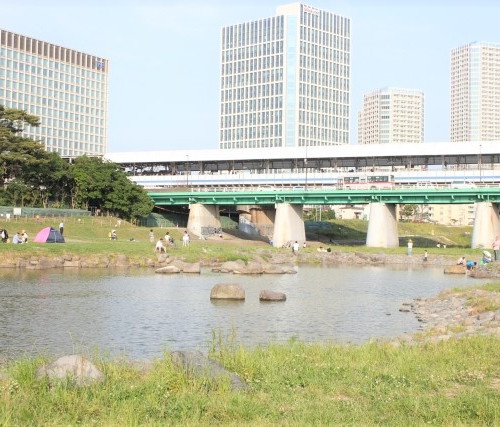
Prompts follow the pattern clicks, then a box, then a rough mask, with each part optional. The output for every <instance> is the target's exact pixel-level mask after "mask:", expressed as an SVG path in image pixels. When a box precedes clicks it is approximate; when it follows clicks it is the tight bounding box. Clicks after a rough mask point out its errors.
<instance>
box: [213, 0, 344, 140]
mask: <svg viewBox="0 0 500 427" xmlns="http://www.w3.org/2000/svg"><path fill="white" fill-rule="evenodd" d="M350 37H351V24H350V20H349V19H347V18H343V17H341V16H338V15H334V14H333V13H330V12H326V11H322V10H319V9H315V8H313V7H310V6H306V5H303V4H300V3H294V4H290V5H284V6H279V7H278V8H277V14H276V16H274V17H271V18H266V19H260V20H257V21H252V22H247V23H244V24H238V25H232V26H229V27H225V28H223V29H222V34H221V38H222V40H221V42H222V50H221V101H220V136H219V147H220V148H222V149H232V148H261V147H299V146H306V145H309V146H328V145H335V144H347V143H348V142H349V101H350V99H349V93H350V44H351V40H350Z"/></svg>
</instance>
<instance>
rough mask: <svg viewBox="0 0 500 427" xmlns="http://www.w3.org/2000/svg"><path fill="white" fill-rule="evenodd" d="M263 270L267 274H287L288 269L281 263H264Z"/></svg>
mask: <svg viewBox="0 0 500 427" xmlns="http://www.w3.org/2000/svg"><path fill="white" fill-rule="evenodd" d="M262 272H263V273H265V274H285V273H286V272H287V271H286V270H285V269H284V268H283V267H282V266H280V265H275V264H264V265H263V266H262Z"/></svg>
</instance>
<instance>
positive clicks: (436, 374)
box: [0, 337, 500, 426]
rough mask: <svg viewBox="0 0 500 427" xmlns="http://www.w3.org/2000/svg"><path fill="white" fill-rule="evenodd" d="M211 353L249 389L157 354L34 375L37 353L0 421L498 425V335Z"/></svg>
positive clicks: (3, 395)
mask: <svg viewBox="0 0 500 427" xmlns="http://www.w3.org/2000/svg"><path fill="white" fill-rule="evenodd" d="M212 356H213V357H215V358H217V359H218V360H219V361H220V362H221V363H222V364H223V365H224V366H226V367H227V368H228V369H230V370H232V371H234V372H236V373H237V374H239V375H240V377H242V378H243V379H245V380H246V381H247V382H248V384H249V385H250V386H251V390H250V391H248V392H232V391H230V389H229V386H228V384H227V383H226V382H224V381H211V380H209V379H206V378H192V377H189V376H186V375H185V374H184V373H183V372H181V371H180V370H179V369H177V368H176V367H175V366H173V365H172V363H171V361H170V358H169V357H168V356H167V355H166V356H165V357H164V358H163V359H161V360H158V361H156V363H155V364H154V367H153V369H152V370H151V371H149V372H147V373H141V372H140V371H137V370H134V369H133V368H132V366H131V365H130V364H129V363H127V362H124V361H109V360H105V359H101V360H97V364H98V366H99V368H100V369H101V370H103V371H104V373H105V374H106V381H105V382H104V383H102V384H96V385H93V386H91V387H88V388H76V387H74V386H72V384H71V383H70V382H62V383H56V384H55V385H53V386H51V385H49V383H48V382H47V381H46V380H37V379H36V376H35V372H36V368H37V367H38V366H40V365H41V364H42V363H43V362H44V361H43V359H32V360H21V361H16V362H14V363H12V364H11V365H9V367H8V372H9V379H7V380H2V381H0V425H4V426H10V425H12V426H13V425H34V424H36V425H76V424H81V425H167V424H168V425H172V424H175V425H177V424H182V425H213V424H221V425H227V424H230V425H240V424H246V425H276V424H280V425H315V424H316V425H317V424H319V425H339V424H340V425H346V424H347V425H353V424H354V425H373V424H383V425H398V426H399V425H408V424H410V425H420V424H433V425H436V424H437V425H442V424H446V425H498V423H500V399H498V394H499V384H500V365H499V364H498V363H494V362H493V361H496V360H499V358H500V340H499V339H498V338H493V337H472V338H468V339H462V340H457V341H455V340H451V341H448V342H441V343H439V344H427V345H421V346H402V347H399V348H396V347H394V346H393V345H391V344H384V343H370V344H366V345H362V346H340V345H336V344H304V343H301V342H296V341H294V340H291V341H289V342H288V343H286V344H279V345H274V344H271V345H269V346H266V347H258V348H254V349H246V348H242V347H240V346H238V345H237V344H236V343H235V342H234V341H232V340H229V341H227V342H224V341H223V343H222V344H221V345H219V344H218V345H216V346H215V347H214V353H213V355H212Z"/></svg>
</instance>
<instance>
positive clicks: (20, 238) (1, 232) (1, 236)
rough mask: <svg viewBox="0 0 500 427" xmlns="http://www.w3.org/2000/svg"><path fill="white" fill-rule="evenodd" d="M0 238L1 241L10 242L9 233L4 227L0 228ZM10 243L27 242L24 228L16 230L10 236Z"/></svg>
mask: <svg viewBox="0 0 500 427" xmlns="http://www.w3.org/2000/svg"><path fill="white" fill-rule="evenodd" d="M0 240H2V243H9V242H10V238H9V233H8V231H7V230H6V229H5V228H2V229H0ZM12 243H14V244H15V245H18V244H23V243H28V233H26V230H21V231H18V232H16V234H14V236H13V237H12Z"/></svg>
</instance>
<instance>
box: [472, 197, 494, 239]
mask: <svg viewBox="0 0 500 427" xmlns="http://www.w3.org/2000/svg"><path fill="white" fill-rule="evenodd" d="M498 209H499V205H498V204H497V203H489V202H478V203H476V214H475V217H474V229H473V230H472V242H471V247H472V248H485V249H491V243H492V242H493V240H495V236H500V217H499V213H498Z"/></svg>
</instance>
